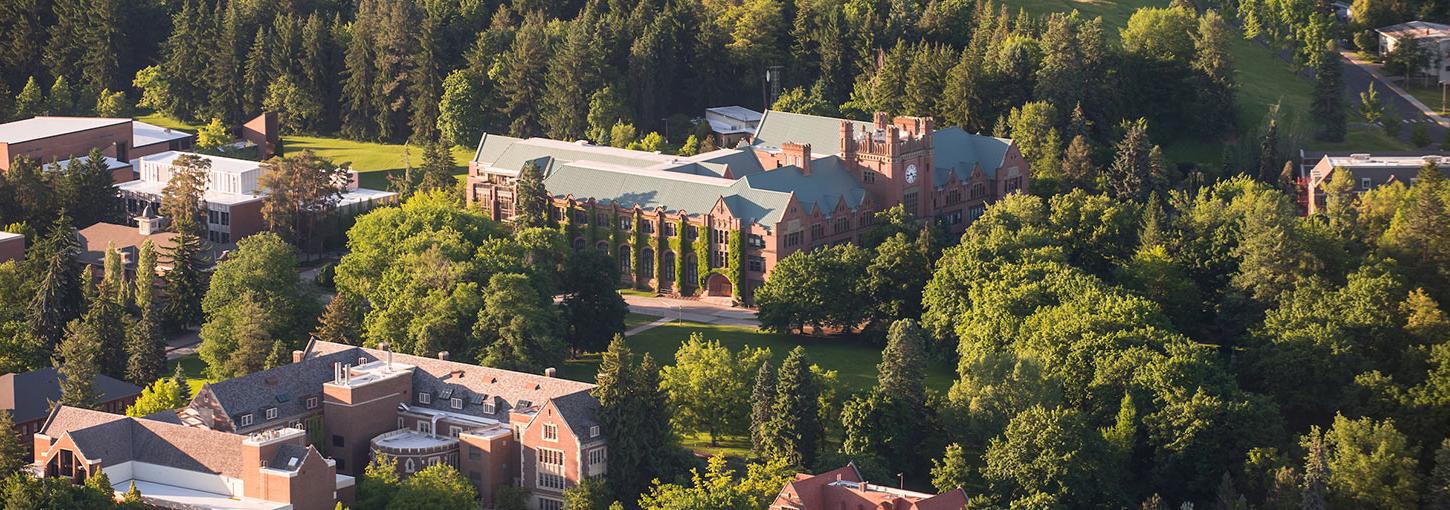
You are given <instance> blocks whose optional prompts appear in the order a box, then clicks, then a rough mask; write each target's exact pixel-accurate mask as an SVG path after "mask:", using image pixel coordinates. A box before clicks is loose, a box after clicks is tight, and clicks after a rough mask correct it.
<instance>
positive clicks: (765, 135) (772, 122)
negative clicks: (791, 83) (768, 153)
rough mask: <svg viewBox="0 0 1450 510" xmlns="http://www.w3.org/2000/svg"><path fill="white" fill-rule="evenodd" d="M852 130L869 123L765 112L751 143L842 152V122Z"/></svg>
mask: <svg viewBox="0 0 1450 510" xmlns="http://www.w3.org/2000/svg"><path fill="white" fill-rule="evenodd" d="M842 121H845V122H849V123H851V129H852V130H853V131H855V130H860V129H862V128H869V127H871V123H870V122H864V121H859V120H850V119H837V118H833V117H822V116H820V115H806V114H803V113H790V112H781V111H775V110H766V111H765V115H764V116H762V117H761V118H760V126H758V127H756V129H755V137H754V138H753V139H752V140H751V144H752V145H755V146H757V147H775V148H779V147H781V146H783V145H785V144H787V143H799V144H810V146H811V152H814V153H816V154H838V155H839V154H840V153H841V122H842Z"/></svg>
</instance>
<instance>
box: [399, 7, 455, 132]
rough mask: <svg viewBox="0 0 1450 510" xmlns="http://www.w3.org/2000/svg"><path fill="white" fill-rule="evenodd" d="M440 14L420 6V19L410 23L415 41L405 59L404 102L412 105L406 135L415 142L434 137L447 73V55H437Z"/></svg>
mask: <svg viewBox="0 0 1450 510" xmlns="http://www.w3.org/2000/svg"><path fill="white" fill-rule="evenodd" d="M441 16H442V14H440V13H437V10H436V9H424V13H423V15H422V20H420V22H419V23H418V25H417V26H414V27H411V28H412V30H414V31H416V35H415V38H416V43H415V46H414V49H415V51H413V52H412V53H411V54H410V55H409V58H408V62H407V63H408V68H409V73H410V75H411V76H410V77H409V81H410V83H409V94H408V96H409V97H408V102H409V104H410V105H411V106H412V112H410V115H409V117H408V128H409V129H410V130H411V133H410V134H409V138H408V139H409V140H411V141H412V142H413V143H417V144H432V143H434V141H436V140H438V110H439V107H438V100H439V99H440V98H441V97H442V95H443V79H444V77H446V76H447V73H448V70H447V69H446V68H445V67H444V65H445V63H444V61H445V60H446V59H447V58H448V56H447V55H440V53H441V52H443V51H444V48H443V44H444V40H443V39H444V37H446V36H447V33H446V31H447V28H448V27H447V26H445V23H446V21H445V20H443V19H440V18H441ZM445 152H446V151H445ZM424 154H425V156H426V154H427V153H426V152H425V153H424Z"/></svg>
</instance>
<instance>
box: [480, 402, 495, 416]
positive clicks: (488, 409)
mask: <svg viewBox="0 0 1450 510" xmlns="http://www.w3.org/2000/svg"><path fill="white" fill-rule="evenodd" d="M497 412H498V406H495V405H493V402H484V403H483V414H494V413H497Z"/></svg>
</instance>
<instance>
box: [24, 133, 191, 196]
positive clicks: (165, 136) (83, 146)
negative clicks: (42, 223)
mask: <svg viewBox="0 0 1450 510" xmlns="http://www.w3.org/2000/svg"><path fill="white" fill-rule="evenodd" d="M194 140H195V137H194V136H193V135H191V134H189V133H183V132H181V131H173V130H171V129H167V128H162V127H159V126H154V125H151V124H147V123H145V122H141V121H136V120H131V119H119V118H103V117H32V118H29V119H25V120H18V121H15V122H9V123H5V124H0V171H3V170H8V169H9V168H10V164H11V162H13V161H14V160H15V158H19V157H22V156H25V157H29V158H32V159H35V160H37V161H40V162H42V163H51V162H57V161H65V160H67V159H70V158H71V157H83V156H85V155H86V154H87V153H89V152H90V151H91V149H95V148H99V149H101V153H103V154H105V155H106V158H107V163H108V166H110V168H111V174H112V180H114V181H115V182H118V183H120V182H126V181H130V180H133V179H135V178H136V177H135V170H134V169H133V168H132V162H131V160H132V159H135V158H140V157H143V156H148V155H151V154H156V153H160V152H165V151H168V150H184V149H189V148H191V146H192V144H193V142H194Z"/></svg>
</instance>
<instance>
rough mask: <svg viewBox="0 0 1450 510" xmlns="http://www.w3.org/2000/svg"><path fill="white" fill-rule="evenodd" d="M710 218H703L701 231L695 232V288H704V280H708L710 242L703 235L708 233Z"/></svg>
mask: <svg viewBox="0 0 1450 510" xmlns="http://www.w3.org/2000/svg"><path fill="white" fill-rule="evenodd" d="M709 232H710V218H709V217H708V216H707V217H706V218H705V227H704V229H703V231H701V232H697V233H696V234H695V242H694V244H695V279H697V280H699V281H697V282H695V288H697V289H704V288H705V282H707V281H709V280H710V242H709V240H708V238H705V236H708V235H710V233H709ZM701 238H705V240H701Z"/></svg>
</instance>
